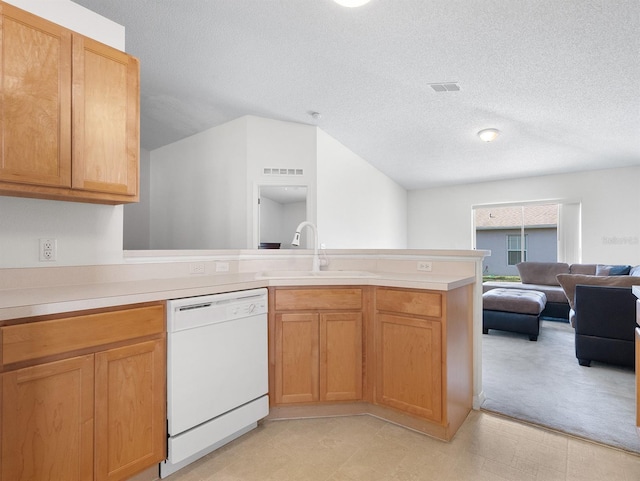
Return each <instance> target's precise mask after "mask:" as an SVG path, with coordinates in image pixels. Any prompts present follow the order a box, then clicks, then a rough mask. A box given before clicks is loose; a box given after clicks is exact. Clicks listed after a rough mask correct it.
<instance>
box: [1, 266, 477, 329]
mask: <svg viewBox="0 0 640 481" xmlns="http://www.w3.org/2000/svg"><path fill="white" fill-rule="evenodd" d="M370 274H371V275H370V276H356V277H344V276H343V275H340V274H339V273H338V275H337V276H335V277H332V276H331V275H326V274H325V275H324V276H323V277H313V278H311V277H310V278H290V279H282V278H278V279H268V278H257V277H256V274H255V273H233V274H231V273H230V274H217V275H202V276H189V277H175V278H163V279H144V280H135V281H122V282H103V283H86V284H77V285H74V284H71V285H57V286H47V287H34V288H21V289H4V290H0V321H6V320H9V319H18V318H24V317H31V316H43V315H49V314H58V313H64V312H71V311H79V310H85V309H96V308H104V307H113V306H119V305H127V304H136V303H140V302H150V301H161V300H167V299H176V298H182V297H193V296H202V295H207V294H217V293H220V292H231V291H238V290H244V289H253V288H258V287H269V286H323V285H324V286H327V285H364V286H388V287H405V288H413V289H428V290H440V291H448V290H452V289H456V288H458V287H462V286H465V285H469V284H472V283H473V282H475V278H474V277H473V276H465V275H436V274H406V273H385V272H371V273H370Z"/></svg>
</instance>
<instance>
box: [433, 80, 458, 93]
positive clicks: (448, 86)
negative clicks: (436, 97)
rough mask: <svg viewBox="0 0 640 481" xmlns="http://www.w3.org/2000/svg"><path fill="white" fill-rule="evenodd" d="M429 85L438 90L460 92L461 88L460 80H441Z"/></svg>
mask: <svg viewBox="0 0 640 481" xmlns="http://www.w3.org/2000/svg"><path fill="white" fill-rule="evenodd" d="M429 85H430V86H431V88H432V89H433V90H435V91H436V92H458V91H459V90H460V85H458V82H439V83H433V84H429Z"/></svg>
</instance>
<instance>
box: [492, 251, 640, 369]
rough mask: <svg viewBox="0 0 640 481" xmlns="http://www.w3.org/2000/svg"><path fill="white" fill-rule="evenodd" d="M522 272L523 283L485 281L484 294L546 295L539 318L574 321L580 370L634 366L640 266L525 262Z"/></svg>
mask: <svg viewBox="0 0 640 481" xmlns="http://www.w3.org/2000/svg"><path fill="white" fill-rule="evenodd" d="M517 267H518V271H519V272H520V277H521V280H522V282H485V283H484V284H483V290H484V292H487V291H490V290H492V289H496V288H505V289H520V290H534V291H540V292H543V293H544V294H545V295H546V296H547V304H546V306H545V309H544V310H543V311H542V313H541V314H540V316H541V317H553V318H562V319H567V320H569V322H570V323H571V325H572V326H573V327H574V328H575V350H576V358H577V359H578V362H579V363H580V365H582V366H590V365H591V361H598V362H605V363H610V364H618V365H623V366H630V367H634V366H635V342H634V332H635V325H636V320H635V319H636V317H635V309H636V308H635V305H636V298H635V296H634V295H633V294H632V292H631V286H635V285H640V265H638V266H635V267H631V266H610V265H602V264H571V265H569V264H566V263H561V262H555V263H554V262H522V263H520V264H518V265H517ZM502 314H505V315H506V314H508V313H502Z"/></svg>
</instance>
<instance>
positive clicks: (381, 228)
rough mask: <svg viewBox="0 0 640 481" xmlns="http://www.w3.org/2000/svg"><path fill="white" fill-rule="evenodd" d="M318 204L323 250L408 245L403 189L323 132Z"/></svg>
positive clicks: (319, 143) (319, 156) (320, 237)
mask: <svg viewBox="0 0 640 481" xmlns="http://www.w3.org/2000/svg"><path fill="white" fill-rule="evenodd" d="M317 202H318V235H319V241H320V243H322V244H325V247H326V248H327V249H351V248H356V249H357V248H359V249H387V248H388V249H403V248H405V247H406V246H407V237H406V235H407V191H406V190H405V189H403V188H402V187H400V186H399V185H398V184H396V183H395V182H394V181H392V180H391V179H390V178H389V177H387V176H386V175H384V174H383V173H381V172H380V171H379V170H377V169H376V168H375V167H373V166H372V165H371V164H369V163H368V162H366V161H365V160H363V159H362V158H361V157H358V156H357V155H356V154H355V153H353V152H352V151H351V150H349V149H347V148H346V147H345V146H344V145H342V144H341V143H340V142H338V141H337V140H336V139H334V138H333V137H331V136H330V135H328V134H327V133H325V132H324V131H322V130H318V199H317Z"/></svg>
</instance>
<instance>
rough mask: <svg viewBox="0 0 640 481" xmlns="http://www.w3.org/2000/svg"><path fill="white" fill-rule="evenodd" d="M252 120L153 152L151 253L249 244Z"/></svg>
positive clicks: (197, 135) (235, 121)
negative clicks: (249, 136) (249, 137)
mask: <svg viewBox="0 0 640 481" xmlns="http://www.w3.org/2000/svg"><path fill="white" fill-rule="evenodd" d="M246 136H247V119H246V117H242V118H240V119H237V120H234V121H231V122H228V123H226V124H223V125H221V126H218V127H214V128H212V129H209V130H206V131H204V132H201V133H199V134H196V135H193V136H191V137H188V138H186V139H183V140H180V141H178V142H174V143H173V144H169V145H167V146H165V147H161V148H159V149H156V150H154V151H152V152H151V242H150V244H151V248H152V249H229V248H232V249H240V248H244V247H245V244H246V238H247V230H246V229H247V226H246V215H247V214H246V212H247V208H248V207H247V197H246V178H247V167H246V158H247V153H246V152H247V147H246Z"/></svg>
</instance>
